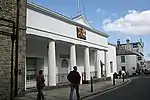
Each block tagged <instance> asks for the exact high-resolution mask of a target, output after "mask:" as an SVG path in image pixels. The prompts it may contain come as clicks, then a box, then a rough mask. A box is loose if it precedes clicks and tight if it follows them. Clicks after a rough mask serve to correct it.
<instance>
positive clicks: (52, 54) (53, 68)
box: [48, 41, 56, 86]
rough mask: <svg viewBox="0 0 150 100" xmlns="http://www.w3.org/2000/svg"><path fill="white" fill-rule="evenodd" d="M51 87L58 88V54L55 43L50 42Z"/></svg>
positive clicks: (49, 67)
mask: <svg viewBox="0 0 150 100" xmlns="http://www.w3.org/2000/svg"><path fill="white" fill-rule="evenodd" d="M48 70H49V73H48V75H49V86H56V54H55V41H50V42H49V48H48Z"/></svg>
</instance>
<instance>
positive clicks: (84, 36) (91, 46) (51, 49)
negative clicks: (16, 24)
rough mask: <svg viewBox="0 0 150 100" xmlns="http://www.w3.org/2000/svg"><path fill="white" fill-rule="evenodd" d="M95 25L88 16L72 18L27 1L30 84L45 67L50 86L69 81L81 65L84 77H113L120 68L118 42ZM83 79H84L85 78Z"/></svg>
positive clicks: (80, 69) (27, 82)
mask: <svg viewBox="0 0 150 100" xmlns="http://www.w3.org/2000/svg"><path fill="white" fill-rule="evenodd" d="M108 36H109V35H107V34H106V33H103V32H100V31H99V30H96V29H94V28H93V27H92V26H91V25H90V24H89V22H88V20H87V19H86V17H85V16H83V15H79V16H77V17H74V18H68V17H66V16H63V15H61V14H58V13H56V12H54V11H51V10H49V9H47V8H44V7H41V6H39V5H36V4H33V3H28V4H27V40H26V75H25V77H26V78H25V79H26V80H25V81H26V85H25V86H26V88H30V87H34V86H35V81H34V79H35V76H36V74H37V72H38V71H39V70H40V69H43V70H44V76H45V79H46V85H47V86H56V85H60V84H62V83H65V82H66V83H67V82H68V81H67V79H66V76H67V74H68V73H69V72H70V71H71V70H72V69H73V66H77V67H78V71H79V73H80V75H81V76H82V80H90V77H94V78H101V77H110V76H112V73H113V72H115V71H117V69H116V46H115V45H112V44H109V43H108V41H107V38H108ZM81 83H82V81H81Z"/></svg>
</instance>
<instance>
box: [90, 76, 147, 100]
mask: <svg viewBox="0 0 150 100" xmlns="http://www.w3.org/2000/svg"><path fill="white" fill-rule="evenodd" d="M149 97H150V76H141V77H140V78H138V79H135V80H133V81H132V82H131V83H129V84H128V85H126V86H124V87H122V88H119V89H116V90H113V91H111V92H107V93H105V94H102V95H100V94H99V95H97V96H95V97H93V98H92V99H88V100H149Z"/></svg>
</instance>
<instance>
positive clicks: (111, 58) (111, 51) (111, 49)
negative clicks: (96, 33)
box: [107, 45, 117, 77]
mask: <svg viewBox="0 0 150 100" xmlns="http://www.w3.org/2000/svg"><path fill="white" fill-rule="evenodd" d="M110 62H113V72H111V67H110ZM107 63H108V66H107V76H111V77H112V75H113V73H114V72H117V62H116V47H115V46H112V45H108V62H107Z"/></svg>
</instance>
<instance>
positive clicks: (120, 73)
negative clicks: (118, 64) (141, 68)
mask: <svg viewBox="0 0 150 100" xmlns="http://www.w3.org/2000/svg"><path fill="white" fill-rule="evenodd" d="M119 78H121V70H119Z"/></svg>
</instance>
